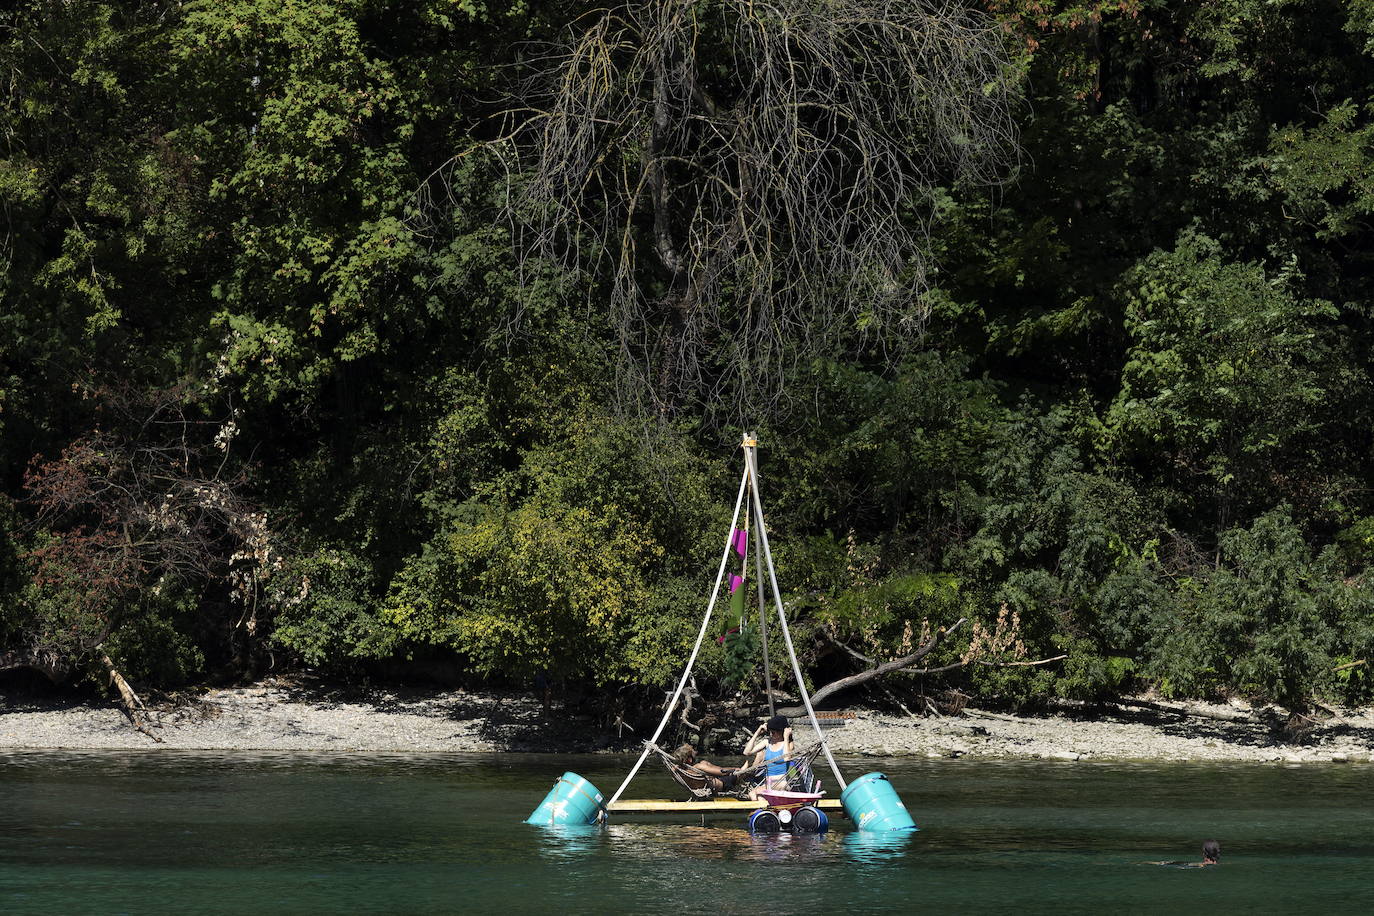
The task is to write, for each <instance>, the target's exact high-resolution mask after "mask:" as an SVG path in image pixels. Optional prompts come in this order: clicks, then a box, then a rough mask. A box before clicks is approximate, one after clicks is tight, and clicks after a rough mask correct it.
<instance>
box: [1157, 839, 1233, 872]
mask: <svg viewBox="0 0 1374 916" xmlns="http://www.w3.org/2000/svg"><path fill="white" fill-rule="evenodd" d="M1220 860H1221V844H1220V843H1218V842H1217V841H1216V840H1208V841H1207V842H1205V843H1203V844H1202V861H1201V862H1141V863H1140V864H1141V865H1172V866H1174V867H1175V868H1206V867H1207V866H1208V865H1217V864H1219V862H1220Z"/></svg>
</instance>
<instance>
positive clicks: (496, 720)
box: [0, 681, 1374, 763]
mask: <svg viewBox="0 0 1374 916" xmlns="http://www.w3.org/2000/svg"><path fill="white" fill-rule="evenodd" d="M1336 712H1337V715H1335V716H1333V717H1330V718H1328V719H1327V720H1326V721H1325V722H1323V723H1322V724H1320V725H1319V726H1317V727H1315V728H1313V729H1311V730H1310V731H1308V732H1307V733H1305V734H1303V735H1302V736H1301V737H1300V739H1299V740H1296V741H1289V742H1284V741H1281V740H1279V738H1278V737H1277V735H1278V731H1277V730H1276V728H1275V725H1276V723H1278V722H1279V719H1278V713H1277V711H1275V710H1264V709H1251V708H1249V707H1246V706H1242V705H1205V704H1182V703H1164V702H1162V701H1157V700H1155V701H1146V700H1141V701H1138V702H1131V701H1127V702H1125V703H1122V704H1112V705H1110V706H1106V707H1095V708H1091V709H1089V708H1082V709H1078V710H1069V711H1067V712H1064V713H1061V714H1056V715H1049V716H1010V715H1003V714H1000V713H992V712H987V711H982V710H977V709H972V708H970V709H965V710H964V712H963V714H962V715H960V716H945V717H931V718H914V717H910V716H893V715H884V714H881V713H876V712H869V711H863V710H856V711H855V712H854V714H853V716H852V718H850V719H848V721H847V724H846V725H844V726H842V727H837V728H828V729H826V734H827V736H828V737H829V740H830V744H831V748H832V749H833V750H834V752H835V753H837V754H844V755H859V756H872V757H905V756H921V757H971V758H988V759H998V758H1001V759H1007V758H1041V759H1047V760H1169V761H1227V760H1230V761H1251V762H1265V761H1273V762H1288V763H1309V762H1310V763H1317V762H1337V763H1368V762H1371V756H1372V755H1374V710H1368V709H1366V710H1338V711H1336ZM153 720H154V723H155V725H154V728H153V731H154V732H155V733H156V734H157V735H158V736H159V737H160V738H161V739H162V742H161V743H160V744H155V743H153V742H152V741H151V740H150V739H148V738H147V737H146V736H144V735H142V734H140V733H139V732H137V731H135V730H134V729H133V728H131V727H130V726H129V724H128V721H127V720H126V719H125V717H124V715H123V714H122V713H121V712H120V710H119V709H118V708H117V707H116V706H114V705H113V704H110V705H102V704H91V703H79V702H73V701H70V700H67V701H63V700H53V699H50V698H35V697H33V696H27V697H14V696H9V697H6V696H0V748H104V749H129V748H133V749H148V748H155V747H167V748H180V749H188V750H190V749H196V750H224V751H236V750H298V751H358V752H369V751H371V752H381V751H407V752H424V751H448V752H474V751H535V752H540V751H543V752H585V751H617V750H627V749H631V748H632V746H633V741H634V736H633V735H632V734H631V733H630V732H628V731H627V732H625V734H624V736H623V737H619V736H617V735H615V734H614V733H612V734H600V733H598V732H597V730H596V729H595V728H594V727H593V725H592V724H591V723H590V722H589V721H586V720H579V719H577V718H576V717H572V716H569V715H566V714H563V713H562V712H561V711H560V710H559V709H558V708H555V709H554V711H553V715H552V716H551V717H548V718H546V717H545V716H544V715H543V712H542V710H541V708H540V705H539V703H538V702H537V700H535V699H534V698H533V697H531V696H530V695H529V694H500V693H473V692H467V691H450V692H442V693H435V692H405V691H389V690H386V691H360V690H342V689H336V688H320V687H302V686H299V685H295V684H291V683H286V682H273V681H269V682H265V683H262V684H258V685H256V686H252V687H243V688H230V689H219V690H211V691H209V692H207V693H205V694H203V695H202V696H200V697H199V698H198V699H197V700H195V701H194V702H191V703H189V704H182V705H179V706H169V707H168V708H166V709H164V710H162V711H160V712H155V713H154V716H153ZM811 737H812V732H811V729H810V728H809V727H808V726H805V725H803V724H802V723H801V722H800V721H798V722H797V739H798V741H799V742H803V743H805V742H808V741H809V740H811ZM722 746H723V747H728V746H729V742H728V741H726V742H722ZM715 753H716V755H717V756H725V752H724V750H723V748H722V750H718V751H716V752H715Z"/></svg>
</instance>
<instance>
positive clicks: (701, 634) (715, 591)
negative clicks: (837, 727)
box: [606, 452, 819, 808]
mask: <svg viewBox="0 0 1374 916" xmlns="http://www.w3.org/2000/svg"><path fill="white" fill-rule="evenodd" d="M747 454H748V453H747V452H746V455H747ZM748 482H749V461H748V459H747V458H746V460H745V463H744V475H743V476H742V477H740V481H739V495H737V496H736V497H735V512H734V514H733V515H732V516H730V528H729V530H728V532H727V533H726V535H725V552H724V553H723V554H722V555H721V558H720V569H719V570H718V571H717V572H716V584H715V585H714V586H712V587H711V600H710V601H708V602H707V604H706V616H705V617H703V618H701V629H700V630H698V631H697V641H696V644H695V645H693V646H692V654H691V656H690V657H689V658H688V659H687V667H686V668H683V669H682V677H681V678H680V679H679V680H678V682H677V689H676V690H674V691H673V698H672V699H671V700H669V701H668V705H667V707H666V708H665V709H664V710H663V718H662V719H661V720H659V723H658V728H656V729H654V736H653V737H652V738H650V739H649V741H648V743H649V744H651V745H654V746H657V745H658V739H659V736H660V735H662V734H663V729H664V727H665V726H667V724H668V719H670V718H671V717H672V715H673V709H674V708H675V707H676V706H677V701H678V698H679V697H681V696H682V689H683V688H684V687H686V686H687V678H688V677H689V676H690V675H691V673H692V666H693V665H695V664H696V663H697V653H698V652H700V651H701V643H702V640H704V639H705V638H706V627H707V625H708V624H709V623H710V622H711V613H712V612H713V611H714V610H715V608H716V599H717V598H718V597H719V596H720V583H721V582H722V581H723V580H724V578H725V567H726V565H727V564H728V563H729V562H730V550H731V546H732V544H733V542H734V539H735V523H736V522H738V521H739V510H740V507H741V506H742V505H744V488H745V485H746V484H747V483H748ZM755 498H757V494H755ZM774 587H775V588H776V586H774ZM818 731H819V729H818ZM648 756H649V748H648V747H645V748H644V751H643V752H642V753H641V754H640V755H639V759H638V760H636V761H635V765H634V766H633V767H631V768H630V773H629V775H628V776H626V777H625V781H624V782H622V783H621V784H620V788H618V789H616V790H615V794H614V795H612V796H611V800H610V801H608V802H607V803H606V807H607V808H609V807H610V806H611V805H614V804H615V803H616V801H617V800H618V799H619V798H620V794H621V793H622V792H624V791H625V787H626V786H628V785H629V784H630V780H632V779H634V778H635V774H636V773H638V772H639V768H640V767H642V766H643V765H644V759H645V758H646V757H648Z"/></svg>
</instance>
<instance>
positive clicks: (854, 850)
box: [844, 830, 916, 865]
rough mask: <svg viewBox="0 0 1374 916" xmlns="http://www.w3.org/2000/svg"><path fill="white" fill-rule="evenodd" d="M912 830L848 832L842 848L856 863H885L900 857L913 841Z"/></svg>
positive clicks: (914, 835)
mask: <svg viewBox="0 0 1374 916" xmlns="http://www.w3.org/2000/svg"><path fill="white" fill-rule="evenodd" d="M915 838H916V831H914V830H889V831H885V832H883V833H859V832H857V831H856V832H854V833H849V834H846V835H845V837H844V849H845V852H846V853H847V854H848V857H849V859H850V860H851V861H853V862H854V863H855V864H856V865H887V864H890V863H893V862H896V861H897V860H899V859H901V858H902V857H903V856H905V855H906V854H907V850H909V849H911V847H912V845H913V844H914V842H915Z"/></svg>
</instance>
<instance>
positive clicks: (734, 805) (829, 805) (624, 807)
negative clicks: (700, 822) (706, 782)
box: [606, 798, 844, 814]
mask: <svg viewBox="0 0 1374 916" xmlns="http://www.w3.org/2000/svg"><path fill="white" fill-rule="evenodd" d="M766 807H768V806H767V805H766V804H765V803H764V802H762V801H747V800H746V801H740V800H739V799H735V798H713V799H711V800H710V801H669V800H668V799H666V798H664V799H658V798H635V799H628V798H622V799H620V800H619V801H617V802H616V803H615V804H613V805H611V806H610V807H609V808H607V809H606V813H607V814H736V813H741V814H747V813H748V812H750V811H757V810H758V809H759V808H766ZM816 807H817V808H820V809H821V810H822V811H842V810H844V809H843V807H842V806H841V805H840V800H839V799H838V798H822V799H821V800H820V801H818V802H816Z"/></svg>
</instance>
